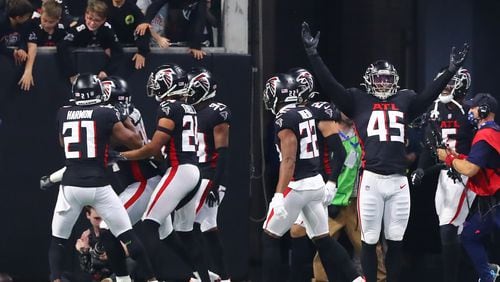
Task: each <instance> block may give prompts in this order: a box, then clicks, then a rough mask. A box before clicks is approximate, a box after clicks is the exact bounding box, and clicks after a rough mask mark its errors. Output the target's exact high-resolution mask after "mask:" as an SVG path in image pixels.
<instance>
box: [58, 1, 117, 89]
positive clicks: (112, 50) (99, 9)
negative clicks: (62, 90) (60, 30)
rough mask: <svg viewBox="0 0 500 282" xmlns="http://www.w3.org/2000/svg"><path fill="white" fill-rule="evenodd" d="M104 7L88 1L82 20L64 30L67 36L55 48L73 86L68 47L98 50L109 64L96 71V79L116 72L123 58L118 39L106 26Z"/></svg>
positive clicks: (107, 24) (73, 77)
mask: <svg viewBox="0 0 500 282" xmlns="http://www.w3.org/2000/svg"><path fill="white" fill-rule="evenodd" d="M107 12H108V7H107V5H106V3H105V2H103V1H100V0H90V1H89V2H88V5H87V9H86V11H85V16H84V17H82V18H80V19H79V20H78V21H77V22H76V23H75V24H74V25H72V26H71V27H70V29H69V30H68V34H67V35H66V37H65V38H64V40H62V41H61V42H59V43H58V44H57V56H58V58H59V60H60V62H61V65H62V67H63V71H64V73H65V74H66V75H67V77H68V78H69V79H70V82H73V81H74V79H75V78H76V76H77V74H78V72H77V70H76V65H75V62H74V59H73V57H72V55H71V48H72V47H96V46H99V47H102V48H103V49H104V52H105V53H106V55H107V56H108V57H109V61H108V62H107V63H106V65H104V66H103V67H102V68H101V69H100V70H99V71H98V77H99V78H100V79H102V78H105V77H107V76H108V75H110V74H112V73H113V72H116V70H117V69H118V67H119V64H120V61H121V59H122V57H123V48H122V46H121V44H120V43H119V42H118V37H117V36H116V34H115V32H114V31H113V29H112V28H111V25H110V24H109V23H107V22H106V19H107Z"/></svg>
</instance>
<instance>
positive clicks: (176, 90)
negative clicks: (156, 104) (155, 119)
mask: <svg viewBox="0 0 500 282" xmlns="http://www.w3.org/2000/svg"><path fill="white" fill-rule="evenodd" d="M146 87H147V95H148V96H150V97H152V96H155V98H156V100H157V101H162V100H163V99H164V98H165V97H167V96H170V97H172V96H177V97H183V96H185V95H186V93H187V91H186V88H185V87H186V72H185V71H184V70H183V69H182V68H181V67H180V66H178V65H176V64H168V65H163V66H159V67H158V68H157V69H156V70H155V71H154V72H152V73H151V74H150V75H149V79H148V83H147V85H146ZM174 99H175V98H174Z"/></svg>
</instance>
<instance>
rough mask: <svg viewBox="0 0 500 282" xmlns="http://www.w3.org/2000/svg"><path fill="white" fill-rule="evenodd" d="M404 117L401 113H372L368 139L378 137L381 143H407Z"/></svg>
mask: <svg viewBox="0 0 500 282" xmlns="http://www.w3.org/2000/svg"><path fill="white" fill-rule="evenodd" d="M403 117H404V114H403V112H400V111H372V114H371V116H370V120H369V121H368V126H367V128H366V133H367V135H368V137H371V136H378V137H379V141H381V142H383V141H391V142H401V143H405V126H404V124H403Z"/></svg>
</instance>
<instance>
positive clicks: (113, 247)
mask: <svg viewBox="0 0 500 282" xmlns="http://www.w3.org/2000/svg"><path fill="white" fill-rule="evenodd" d="M99 238H100V240H101V242H102V244H103V246H104V250H106V254H107V256H108V262H109V265H110V266H111V270H113V273H115V274H116V276H127V275H128V274H129V273H128V270H127V263H126V259H127V257H126V255H125V251H124V250H123V246H122V244H121V243H120V241H119V240H118V239H117V238H116V237H115V236H113V234H111V231H109V230H101V234H100V236H99Z"/></svg>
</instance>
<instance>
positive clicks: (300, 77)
mask: <svg viewBox="0 0 500 282" xmlns="http://www.w3.org/2000/svg"><path fill="white" fill-rule="evenodd" d="M288 74H290V76H291V77H292V83H293V86H292V87H293V88H295V89H297V91H298V93H297V95H298V97H299V102H300V103H304V102H307V101H308V100H310V99H312V98H314V96H315V95H316V94H318V92H314V77H313V75H312V74H311V73H310V72H309V71H308V70H306V69H304V68H293V69H290V70H289V71H288Z"/></svg>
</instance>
